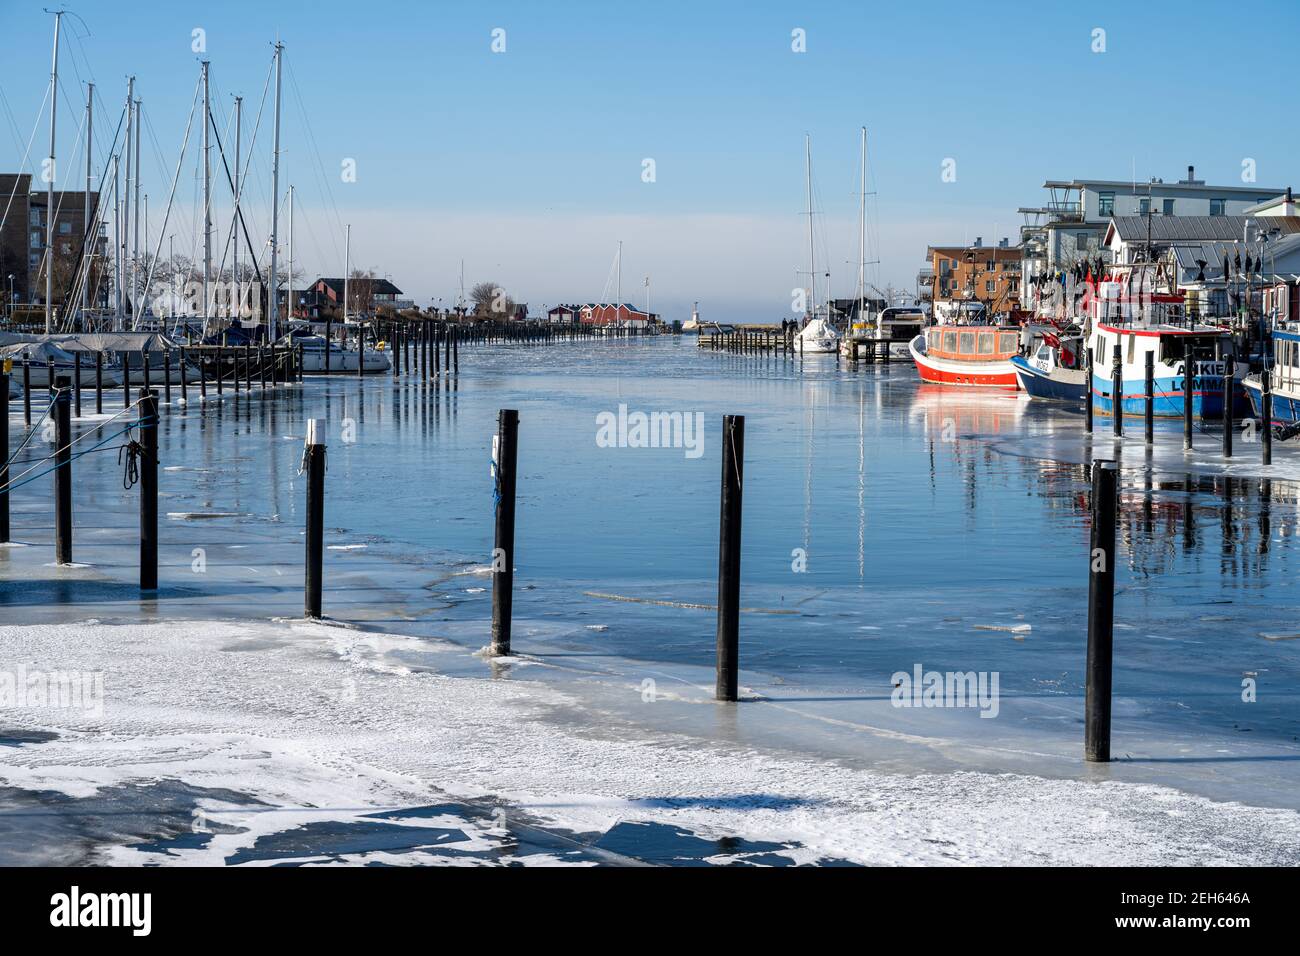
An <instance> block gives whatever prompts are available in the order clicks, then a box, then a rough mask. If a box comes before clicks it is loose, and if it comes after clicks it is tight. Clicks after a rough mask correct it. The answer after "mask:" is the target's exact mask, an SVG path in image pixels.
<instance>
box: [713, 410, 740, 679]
mask: <svg viewBox="0 0 1300 956" xmlns="http://www.w3.org/2000/svg"><path fill="white" fill-rule="evenodd" d="M744 465H745V416H744V415H724V416H723V418H722V494H721V505H720V513H719V519H718V632H717V645H718V659H717V681H716V686H715V690H714V697H715V698H716V699H718V700H724V701H735V700H736V699H737V695H738V692H739V683H740V521H741V503H742V493H743V491H744Z"/></svg>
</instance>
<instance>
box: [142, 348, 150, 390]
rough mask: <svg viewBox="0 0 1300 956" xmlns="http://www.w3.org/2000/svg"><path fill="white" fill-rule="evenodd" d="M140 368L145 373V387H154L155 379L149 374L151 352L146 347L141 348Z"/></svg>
mask: <svg viewBox="0 0 1300 956" xmlns="http://www.w3.org/2000/svg"><path fill="white" fill-rule="evenodd" d="M140 370H141V373H142V374H143V375H144V387H145V388H153V380H152V378H151V376H150V375H149V352H148V351H147V350H146V349H141V350H140Z"/></svg>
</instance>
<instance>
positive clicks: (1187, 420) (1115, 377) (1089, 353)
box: [1083, 344, 1273, 465]
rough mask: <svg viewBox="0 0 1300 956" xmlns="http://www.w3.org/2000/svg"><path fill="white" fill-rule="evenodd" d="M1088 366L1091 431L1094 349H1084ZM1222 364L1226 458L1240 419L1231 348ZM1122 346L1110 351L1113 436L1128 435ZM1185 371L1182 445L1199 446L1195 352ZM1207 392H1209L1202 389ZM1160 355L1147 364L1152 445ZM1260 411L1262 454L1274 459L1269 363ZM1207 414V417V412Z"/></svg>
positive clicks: (1145, 406) (1145, 403) (1147, 429)
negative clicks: (1196, 437)
mask: <svg viewBox="0 0 1300 956" xmlns="http://www.w3.org/2000/svg"><path fill="white" fill-rule="evenodd" d="M1084 357H1085V362H1084V368H1085V373H1086V377H1087V387H1086V388H1085V389H1084V413H1083V414H1084V431H1085V432H1086V433H1088V434H1092V432H1093V428H1094V422H1093V420H1094V418H1095V417H1096V399H1095V396H1094V394H1093V391H1094V389H1093V380H1094V376H1095V372H1094V362H1093V350H1092V349H1086V350H1085V351H1084ZM1219 358H1220V361H1221V363H1222V365H1223V375H1222V377H1221V394H1220V396H1219V397H1220V402H1221V404H1222V428H1221V430H1220V450H1221V453H1222V455H1223V457H1224V458H1225V459H1227V458H1231V457H1233V431H1234V429H1235V425H1236V420H1235V417H1234V415H1233V412H1234V408H1233V406H1234V402H1235V399H1236V391H1237V377H1236V376H1237V372H1236V365H1235V354H1234V352H1233V351H1232V349H1231V348H1224V349H1223V350H1222V351H1221V352H1220V354H1219ZM1122 362H1123V359H1122V356H1121V352H1120V346H1119V345H1118V344H1116V345H1115V346H1114V350H1113V352H1112V355H1111V383H1110V415H1111V431H1112V434H1113V435H1114V437H1116V438H1122V437H1123V436H1124V415H1125V411H1124V408H1125V406H1124V402H1125V395H1124V376H1123V369H1122ZM1183 369H1184V371H1183V375H1182V385H1181V387H1182V393H1183V394H1182V399H1183V403H1182V426H1183V450H1184V451H1188V452H1190V451H1192V450H1193V449H1194V442H1193V436H1194V435H1195V432H1196V425H1195V411H1196V393H1197V388H1196V366H1195V364H1194V359H1193V358H1192V357H1190V356H1189V357H1187V358H1186V359H1184V363H1183ZM1200 391H1201V395H1202V396H1203V397H1204V396H1206V395H1207V394H1208V393H1207V392H1206V390H1204V389H1201V390H1200ZM1155 401H1156V395H1155V354H1154V353H1152V352H1148V353H1146V358H1145V363H1144V367H1143V391H1142V417H1143V438H1144V440H1145V442H1146V444H1148V445H1152V444H1154V443H1155ZM1259 411H1260V415H1259V420H1258V423H1257V424H1258V427H1257V429H1256V430H1257V432H1258V433H1259V445H1260V457H1261V460H1262V462H1263V464H1265V465H1271V464H1273V383H1272V373H1271V371H1270V369H1269V366H1268V363H1267V362H1266V363H1265V366H1264V369H1263V371H1262V372H1261V373H1260V409H1259ZM1202 417H1204V416H1202Z"/></svg>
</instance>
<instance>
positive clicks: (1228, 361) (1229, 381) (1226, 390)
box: [1223, 349, 1236, 458]
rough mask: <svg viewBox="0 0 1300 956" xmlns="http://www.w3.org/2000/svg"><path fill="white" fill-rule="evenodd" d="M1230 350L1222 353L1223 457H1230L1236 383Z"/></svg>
mask: <svg viewBox="0 0 1300 956" xmlns="http://www.w3.org/2000/svg"><path fill="white" fill-rule="evenodd" d="M1234 372H1235V369H1234V368H1233V363H1232V350H1231V349H1225V350H1224V353H1223V457H1224V458H1231V457H1232V392H1233V386H1234V385H1235V384H1236V376H1235V374H1234Z"/></svg>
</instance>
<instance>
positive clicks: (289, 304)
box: [284, 184, 293, 323]
mask: <svg viewBox="0 0 1300 956" xmlns="http://www.w3.org/2000/svg"><path fill="white" fill-rule="evenodd" d="M287 278H288V280H289V291H288V293H287V294H286V296H285V300H284V301H285V306H284V321H285V322H286V323H288V321H289V320H290V319H292V318H293V185H292V184H290V186H289V275H288V276H287Z"/></svg>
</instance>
